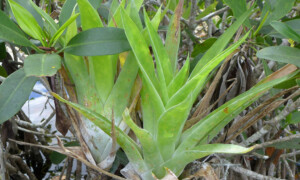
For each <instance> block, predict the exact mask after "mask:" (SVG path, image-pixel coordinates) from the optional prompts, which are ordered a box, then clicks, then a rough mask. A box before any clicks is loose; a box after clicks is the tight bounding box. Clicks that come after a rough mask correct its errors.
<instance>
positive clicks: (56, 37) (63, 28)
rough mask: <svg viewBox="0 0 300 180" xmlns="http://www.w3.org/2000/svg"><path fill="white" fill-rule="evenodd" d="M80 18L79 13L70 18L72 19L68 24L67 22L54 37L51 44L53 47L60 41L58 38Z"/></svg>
mask: <svg viewBox="0 0 300 180" xmlns="http://www.w3.org/2000/svg"><path fill="white" fill-rule="evenodd" d="M78 16H79V13H77V14H74V15H72V16H71V17H70V19H68V20H67V22H65V23H64V24H63V25H62V26H61V27H60V28H59V29H58V30H57V31H56V32H55V34H54V35H53V36H52V38H51V40H50V42H49V44H50V45H51V46H53V45H55V43H56V41H57V40H58V38H59V37H60V36H61V35H62V33H63V32H64V31H65V29H66V28H67V27H68V26H69V25H70V24H71V23H73V22H74V21H75V20H76V18H77V17H78Z"/></svg>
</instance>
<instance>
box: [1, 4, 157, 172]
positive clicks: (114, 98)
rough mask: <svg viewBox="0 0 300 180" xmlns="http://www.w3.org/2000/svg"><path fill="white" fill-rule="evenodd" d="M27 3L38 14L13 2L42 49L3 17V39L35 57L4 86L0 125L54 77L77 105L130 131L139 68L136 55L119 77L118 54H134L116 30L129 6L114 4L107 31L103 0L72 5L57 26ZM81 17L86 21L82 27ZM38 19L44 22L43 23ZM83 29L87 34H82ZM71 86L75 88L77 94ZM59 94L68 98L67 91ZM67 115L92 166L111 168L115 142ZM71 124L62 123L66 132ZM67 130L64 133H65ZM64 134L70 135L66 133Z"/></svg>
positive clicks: (134, 15)
mask: <svg viewBox="0 0 300 180" xmlns="http://www.w3.org/2000/svg"><path fill="white" fill-rule="evenodd" d="M27 1H28V4H29V6H27V7H30V8H31V10H33V11H29V10H28V9H26V8H25V7H23V6H21V5H20V4H18V3H17V2H15V1H14V0H9V1H8V2H9V5H10V8H11V10H12V13H13V15H14V17H15V19H16V21H17V23H18V25H19V26H20V28H21V29H22V30H23V31H24V32H25V33H26V34H27V35H29V36H30V37H31V38H32V39H36V40H38V44H39V45H36V44H34V43H33V41H30V40H28V38H27V37H26V35H25V34H24V33H23V32H22V31H21V30H20V29H19V27H18V26H17V25H16V24H15V23H14V22H13V21H12V20H10V18H9V17H8V16H7V15H6V14H5V13H4V12H2V11H1V12H0V18H1V22H0V39H1V40H4V41H6V42H10V43H12V44H15V45H19V46H24V47H28V48H29V49H33V50H34V51H36V53H35V54H30V55H29V56H28V57H27V58H26V59H25V61H24V68H21V69H20V70H18V71H17V72H15V73H13V74H12V75H11V76H9V77H8V78H7V79H6V80H5V81H4V83H3V84H2V85H1V86H0V90H1V95H0V102H1V105H0V122H1V123H2V122H4V121H6V120H8V119H9V118H11V117H12V116H13V115H14V114H15V113H17V112H18V111H19V110H20V109H21V107H22V105H23V104H24V103H25V101H26V100H27V99H28V96H29V94H30V92H31V90H32V88H33V86H34V84H35V82H36V81H37V80H38V78H37V77H43V76H53V75H55V74H56V73H57V72H58V74H59V75H60V76H61V77H62V78H63V79H64V81H65V84H67V83H69V84H67V85H65V86H64V87H63V88H62V89H63V90H64V89H67V94H68V96H69V97H70V99H71V100H72V101H75V102H78V103H79V104H80V105H82V106H84V107H86V108H88V109H89V110H91V111H94V112H96V113H99V114H102V115H103V116H104V117H106V118H107V119H109V120H112V119H113V120H114V122H115V124H116V126H117V127H120V128H121V129H122V130H124V131H126V127H127V125H126V124H125V123H122V113H123V111H124V109H125V107H126V106H127V105H128V104H129V105H130V103H131V102H129V101H130V96H131V93H132V86H133V85H134V82H135V79H136V76H137V73H138V65H137V63H136V61H135V60H134V56H133V54H132V53H129V54H128V55H127V60H126V62H125V64H124V65H123V64H122V70H121V71H120V72H119V70H118V65H117V64H118V63H117V62H118V59H119V53H121V52H123V51H128V50H129V49H130V46H129V44H128V41H127V38H126V35H125V33H124V31H123V30H122V29H120V28H117V27H122V21H121V16H120V15H121V14H120V12H121V11H120V10H121V8H125V2H126V1H125V0H124V1H122V2H121V3H120V4H119V3H118V1H117V0H115V1H114V3H113V4H114V6H113V7H112V8H111V13H112V16H111V17H110V19H108V21H107V27H104V24H103V22H102V20H101V19H100V17H99V14H98V12H97V10H96V9H95V8H96V7H97V6H98V5H100V4H101V1H99V0H91V1H88V0H77V1H74V0H67V1H66V2H65V5H64V6H63V8H62V12H61V14H60V18H59V22H58V23H56V22H55V21H54V20H53V19H52V18H51V17H50V16H49V15H48V14H47V13H45V12H44V11H43V10H42V9H40V8H39V7H37V6H36V5H35V4H34V3H33V2H32V1H31V0H27ZM76 2H77V3H76ZM142 3H143V1H141V0H137V1H131V2H129V3H127V6H126V8H125V9H126V11H127V12H130V13H131V17H132V18H137V17H139V15H138V10H137V9H140V7H141V5H142ZM28 4H27V5H28ZM92 4H93V5H94V6H93V5H92ZM30 8H29V9H30ZM76 12H79V13H76ZM161 13H162V12H161V11H160V10H159V11H158V13H157V14H156V16H155V17H154V18H153V20H152V23H153V26H154V27H156V28H155V29H156V30H157V28H158V24H159V22H160V20H161ZM79 14H80V20H81V21H78V22H77V21H76V20H77V17H78V16H79ZM36 19H44V21H42V23H38V21H37V20H36ZM79 23H80V24H79ZM79 27H81V29H82V30H83V32H80V33H78V28H79ZM145 34H146V33H145ZM123 56H124V55H123ZM123 56H122V57H123ZM67 74H69V76H70V79H71V80H69V78H68V76H67ZM116 77H117V78H116ZM70 83H74V86H75V88H74V89H73V88H72V85H71V84H70ZM62 84H63V83H62ZM134 93H135V92H133V93H132V94H134ZM59 94H60V95H63V94H65V97H67V95H66V93H62V91H61V93H59ZM57 108H58V107H57ZM65 114H66V115H67V116H68V117H69V120H67V121H70V120H71V119H73V120H74V121H73V126H74V128H75V130H77V136H78V138H79V140H80V143H81V144H82V145H83V144H86V146H87V147H88V149H86V148H83V150H84V152H85V155H86V157H87V158H88V160H89V161H90V162H91V163H93V164H99V166H100V167H101V168H104V169H107V168H109V167H110V166H111V164H112V163H113V160H114V154H113V153H111V152H116V150H117V149H118V147H113V142H112V139H111V138H110V137H109V136H108V135H106V134H105V133H104V132H103V131H102V130H101V129H99V128H98V127H97V126H96V125H94V123H92V122H91V121H90V120H89V119H87V118H86V117H84V116H81V117H78V116H76V115H74V113H72V112H71V111H67V112H65ZM67 124H69V123H65V125H64V123H63V126H67ZM68 128H69V127H63V129H66V130H68ZM127 131H128V130H127ZM62 133H63V134H66V131H65V130H63V132H62ZM82 139H83V140H82ZM83 147H84V146H83ZM89 151H90V152H91V153H90V152H89Z"/></svg>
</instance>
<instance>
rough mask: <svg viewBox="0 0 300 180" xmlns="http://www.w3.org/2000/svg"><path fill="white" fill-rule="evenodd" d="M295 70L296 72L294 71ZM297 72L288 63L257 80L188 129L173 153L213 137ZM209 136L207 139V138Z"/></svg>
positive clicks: (295, 68) (295, 69) (294, 67)
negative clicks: (266, 93)
mask: <svg viewBox="0 0 300 180" xmlns="http://www.w3.org/2000/svg"><path fill="white" fill-rule="evenodd" d="M295 71H296V72H295ZM296 73H297V67H296V66H294V65H288V66H285V67H284V68H282V69H280V70H278V71H276V72H275V73H273V74H272V75H270V76H268V77H267V78H265V79H264V80H263V81H261V82H259V83H258V84H257V85H255V86H254V87H252V88H251V89H250V90H248V91H246V92H245V93H243V94H241V95H239V96H237V97H235V98H233V99H231V100H230V101H228V102H227V103H225V104H224V105H222V106H221V107H219V108H218V109H216V110H215V111H213V112H212V113H210V114H209V115H208V116H206V117H205V118H204V119H202V120H201V121H199V122H198V123H197V124H195V125H194V126H192V127H191V128H190V129H188V130H187V131H185V132H184V133H183V135H182V137H181V144H180V146H179V147H178V148H177V150H176V152H175V153H181V152H183V151H185V150H186V149H191V148H193V147H194V146H196V145H197V144H204V143H206V142H207V141H209V140H211V139H212V138H214V137H215V136H216V135H217V134H218V133H219V132H220V130H221V129H222V128H223V127H224V126H226V125H227V124H228V123H229V122H230V121H231V120H232V119H233V118H234V117H235V116H237V115H238V114H239V113H241V112H242V111H243V110H244V109H245V108H246V107H248V106H250V105H251V104H252V103H253V102H255V101H256V100H257V99H258V98H259V97H260V96H262V95H263V94H264V93H265V92H266V91H268V90H269V89H271V88H272V87H273V86H275V85H277V84H280V83H282V82H284V81H286V80H289V79H290V78H292V77H293V76H294V75H295V74H296ZM207 137H209V139H207Z"/></svg>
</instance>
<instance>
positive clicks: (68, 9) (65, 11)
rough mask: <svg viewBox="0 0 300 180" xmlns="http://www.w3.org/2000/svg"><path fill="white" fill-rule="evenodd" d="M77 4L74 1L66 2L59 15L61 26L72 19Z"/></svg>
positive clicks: (67, 0)
mask: <svg viewBox="0 0 300 180" xmlns="http://www.w3.org/2000/svg"><path fill="white" fill-rule="evenodd" d="M76 3H77V2H76V1H74V0H66V1H65V3H64V5H63V7H62V9H61V12H60V15H59V26H62V25H63V24H64V23H65V22H67V20H68V19H69V18H70V17H71V15H72V12H73V10H74V7H75V5H76Z"/></svg>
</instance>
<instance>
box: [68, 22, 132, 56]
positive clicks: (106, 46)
mask: <svg viewBox="0 0 300 180" xmlns="http://www.w3.org/2000/svg"><path fill="white" fill-rule="evenodd" d="M128 50H130V45H129V43H128V41H127V38H126V35H125V33H124V31H123V30H122V29H118V28H113V27H105V28H93V29H89V30H86V31H83V32H80V33H79V34H77V35H76V36H75V37H73V38H72V39H71V40H70V42H69V43H68V45H67V47H66V48H65V52H67V53H70V54H74V55H77V56H102V55H112V54H118V53H121V52H124V51H128Z"/></svg>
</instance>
